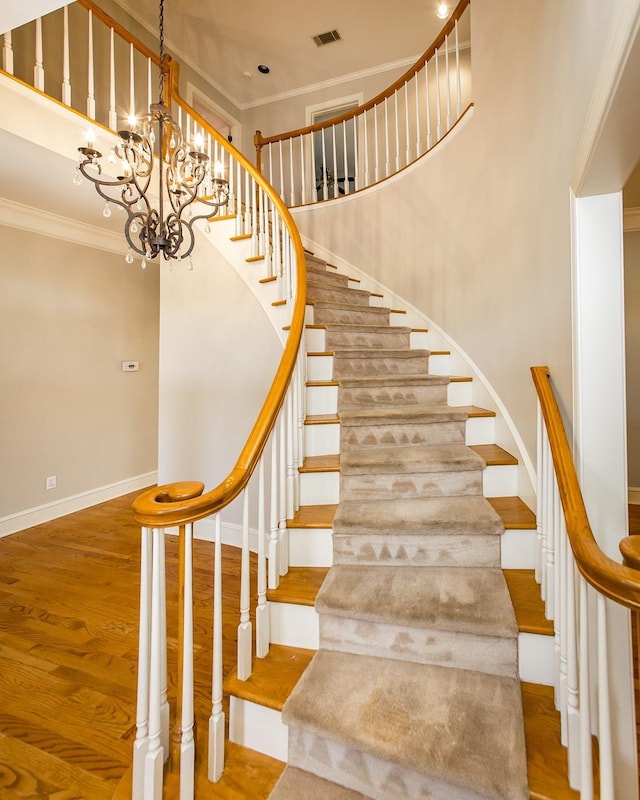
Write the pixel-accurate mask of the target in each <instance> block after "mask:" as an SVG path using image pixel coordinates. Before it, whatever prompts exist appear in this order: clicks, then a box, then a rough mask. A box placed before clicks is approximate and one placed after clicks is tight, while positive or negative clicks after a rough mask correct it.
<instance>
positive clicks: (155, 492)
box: [133, 59, 306, 528]
mask: <svg viewBox="0 0 640 800" xmlns="http://www.w3.org/2000/svg"><path fill="white" fill-rule="evenodd" d="M167 63H168V69H169V73H170V74H169V82H168V85H169V92H170V96H171V99H172V100H173V101H174V102H175V103H176V104H177V105H179V106H181V107H182V108H183V109H184V110H186V111H188V113H189V114H190V115H191V117H192V118H193V119H195V120H196V121H197V122H198V124H199V125H201V126H202V127H203V128H204V129H205V130H206V131H207V132H208V133H210V134H211V136H212V137H213V138H214V139H215V140H216V141H217V142H218V143H219V144H220V146H222V147H224V149H225V150H227V151H228V152H230V153H231V154H232V155H233V157H234V159H235V160H236V161H238V162H239V163H240V164H241V165H242V166H243V167H244V169H246V170H247V171H248V172H249V173H250V174H251V175H252V176H253V178H254V179H255V180H256V182H257V183H258V184H259V186H260V187H261V188H262V189H263V190H264V192H265V193H266V194H267V195H268V196H269V198H270V200H271V202H272V203H273V205H274V206H275V207H276V208H277V210H278V212H279V213H280V215H281V217H282V218H283V220H284V222H285V224H286V225H287V227H288V229H289V233H290V234H291V239H292V242H293V245H294V249H295V255H296V265H297V273H296V274H297V295H296V298H295V303H294V308H293V314H292V318H291V324H290V329H289V335H288V338H287V341H286V344H285V348H284V351H283V353H282V357H281V359H280V363H279V365H278V369H277V371H276V374H275V377H274V380H273V383H272V384H271V388H270V389H269V392H268V394H267V397H266V399H265V402H264V404H263V406H262V409H261V410H260V413H259V415H258V418H257V419H256V422H255V424H254V426H253V429H252V430H251V433H250V434H249V438H248V439H247V441H246V443H245V445H244V447H243V448H242V452H241V453H240V455H239V456H238V460H237V461H236V463H235V465H234V467H233V469H232V470H231V472H230V473H229V474H228V475H227V477H226V478H225V479H224V480H223V481H222V482H221V483H220V484H219V485H218V486H216V487H215V488H214V489H211V490H210V491H209V492H206V493H205V494H203V493H202V492H203V489H204V486H203V485H202V484H201V483H197V482H181V483H172V484H168V485H165V486H159V487H154V488H153V489H149V490H148V491H146V492H144V493H143V494H141V495H140V496H139V497H138V498H136V500H135V501H134V504H133V508H134V512H135V515H136V520H137V521H138V522H139V523H140V524H141V525H146V526H148V527H158V528H161V527H165V526H170V525H184V524H187V523H190V522H195V521H196V520H199V519H203V518H204V517H207V516H209V515H210V514H214V513H215V512H216V511H219V510H220V509H221V508H224V506H226V505H228V504H229V503H230V502H231V501H232V500H233V499H235V498H236V497H237V496H238V495H239V494H240V492H241V491H242V490H243V489H244V488H245V486H246V485H247V483H248V482H249V479H250V478H251V475H252V473H253V471H254V469H255V467H256V466H257V464H258V461H259V459H260V456H261V455H262V452H263V450H264V448H265V445H266V444H267V440H268V439H269V435H270V434H271V431H272V430H273V427H274V425H275V422H276V419H277V416H278V413H279V411H280V409H281V407H282V404H283V402H284V398H285V394H286V391H287V388H288V386H289V382H290V380H291V376H292V374H293V370H294V367H295V363H296V358H297V355H298V349H299V346H300V341H301V338H302V331H303V329H304V315H305V305H306V272H305V260H304V248H303V245H302V240H301V239H300V234H299V233H298V229H297V227H296V225H295V223H294V221H293V218H292V216H291V214H290V213H289V210H288V209H287V207H286V206H285V205H284V203H283V202H282V200H281V199H280V198H279V197H278V195H277V194H276V193H275V192H274V191H273V189H272V188H271V186H270V185H269V184H268V183H267V181H266V180H265V179H264V178H263V177H262V176H261V175H260V174H259V173H258V172H257V170H256V169H255V167H253V166H252V164H251V163H250V162H249V161H248V160H247V159H246V158H245V157H244V156H243V155H242V153H240V152H239V151H238V150H236V148H235V147H233V145H231V144H230V143H229V142H228V141H227V140H226V139H225V138H224V137H223V136H221V135H220V134H219V133H218V131H216V130H215V129H214V128H212V127H211V125H210V124H209V123H208V122H207V121H206V120H205V119H204V118H203V117H201V116H200V115H199V114H197V113H196V112H195V111H194V110H193V109H192V108H190V107H189V106H188V105H187V104H186V103H185V102H184V100H182V98H181V97H180V95H179V93H178V69H179V68H178V64H177V63H176V62H174V61H171V60H170V59H167Z"/></svg>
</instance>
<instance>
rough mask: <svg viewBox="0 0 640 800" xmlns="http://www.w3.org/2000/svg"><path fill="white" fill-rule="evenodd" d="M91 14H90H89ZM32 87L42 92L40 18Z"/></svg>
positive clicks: (42, 71) (37, 23)
mask: <svg viewBox="0 0 640 800" xmlns="http://www.w3.org/2000/svg"><path fill="white" fill-rule="evenodd" d="M89 13H91V12H89ZM33 85H34V87H35V88H36V89H39V90H40V91H41V92H44V62H43V54H42V17H38V18H37V19H36V60H35V64H34V67H33Z"/></svg>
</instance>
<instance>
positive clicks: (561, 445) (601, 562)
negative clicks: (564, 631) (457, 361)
mask: <svg viewBox="0 0 640 800" xmlns="http://www.w3.org/2000/svg"><path fill="white" fill-rule="evenodd" d="M531 375H532V376H533V382H534V384H535V387H536V391H537V393H538V399H539V401H540V407H541V410H542V415H543V417H544V422H545V425H546V429H547V434H548V436H549V444H550V447H551V455H552V457H553V464H554V467H555V473H556V477H557V481H558V489H559V492H560V499H561V501H562V508H563V510H564V518H565V522H566V527H567V535H568V537H569V542H570V544H571V549H572V551H573V555H574V557H575V560H576V564H577V566H578V569H579V570H580V572H581V574H582V575H583V576H584V578H585V579H586V580H587V581H588V582H589V583H590V584H591V585H592V586H593V587H594V588H595V589H596V590H597V591H598V592H600V593H601V594H603V595H605V596H606V597H609V598H610V599H611V600H615V601H616V603H620V604H621V605H623V606H626V607H627V608H631V609H635V610H639V609H640V571H638V570H636V569H632V568H631V567H630V566H625V565H623V564H619V563H618V562H616V561H614V560H613V559H612V558H609V556H607V555H606V554H605V553H603V552H602V550H601V549H600V547H599V546H598V543H597V542H596V540H595V537H594V535H593V532H592V530H591V526H590V524H589V519H588V517H587V510H586V508H585V505H584V500H583V497H582V491H581V489H580V484H579V483H578V476H577V474H576V469H575V465H574V463H573V457H572V455H571V450H570V448H569V442H568V440H567V434H566V431H565V428H564V424H563V422H562V417H561V416H560V409H559V408H558V404H557V401H556V398H555V395H554V392H553V389H552V387H551V381H550V372H549V368H548V367H531ZM629 538H639V539H640V537H629ZM624 541H626V540H624Z"/></svg>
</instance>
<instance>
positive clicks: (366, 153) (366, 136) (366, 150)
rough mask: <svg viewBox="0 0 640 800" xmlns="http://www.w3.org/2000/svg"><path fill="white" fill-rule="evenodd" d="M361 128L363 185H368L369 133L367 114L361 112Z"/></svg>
mask: <svg viewBox="0 0 640 800" xmlns="http://www.w3.org/2000/svg"><path fill="white" fill-rule="evenodd" d="M362 117H363V123H362V127H363V130H364V185H365V186H368V185H369V131H368V128H367V112H366V110H365V111H364V112H363V115H362Z"/></svg>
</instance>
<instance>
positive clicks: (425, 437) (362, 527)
mask: <svg viewBox="0 0 640 800" xmlns="http://www.w3.org/2000/svg"><path fill="white" fill-rule="evenodd" d="M307 267H308V271H309V299H310V301H312V302H313V304H314V322H315V323H317V324H324V325H326V328H327V347H330V348H331V349H332V350H333V351H334V353H335V355H334V377H335V378H336V379H338V380H339V381H340V388H339V393H338V408H339V413H340V421H341V436H340V449H341V480H340V504H339V506H338V511H337V513H336V517H335V520H334V526H333V527H334V536H333V542H334V567H332V569H331V570H330V571H329V574H328V576H327V579H326V581H325V583H324V585H323V587H322V589H321V591H320V593H319V595H318V598H317V601H316V609H317V611H318V613H319V615H320V650H319V651H318V653H317V655H316V656H315V657H314V659H313V661H312V662H311V664H310V666H309V667H308V669H307V671H306V672H305V674H304V675H303V677H302V679H301V680H300V682H299V683H298V685H297V686H296V688H295V690H294V692H293V693H292V695H291V697H290V698H289V700H288V701H287V703H286V704H285V707H284V710H283V719H284V721H285V722H286V724H287V725H288V726H289V766H288V767H287V768H286V769H285V771H284V773H283V776H282V778H281V780H280V781H279V783H278V785H277V786H276V788H275V789H274V791H273V793H272V795H271V798H272V800H293V798H296V800H298V798H318V799H322V798H334V800H360V798H363V797H364V798H375V799H376V800H387V798H388V799H389V800H392V799H393V800H395V799H396V798H397V800H426V799H427V798H433V800H436V799H437V800H440V799H441V800H472V799H473V800H475V799H478V798H495V799H496V800H498V798H500V799H501V800H524V799H525V798H528V797H529V793H528V789H527V774H526V756H525V748H524V733H523V720H522V704H521V695H520V686H519V681H518V678H517V627H516V623H515V618H514V614H513V608H512V606H511V601H510V598H509V593H508V591H507V589H506V585H505V582H504V577H503V575H502V571H501V570H500V566H499V564H500V534H501V533H502V530H503V528H502V523H501V521H500V519H499V517H498V516H497V514H496V513H495V511H494V510H493V509H492V508H491V506H490V505H489V503H488V502H487V501H486V500H485V499H484V498H483V497H482V470H483V468H484V462H483V461H482V459H480V458H479V457H478V456H477V455H476V454H475V453H474V452H473V451H471V450H470V449H469V448H467V447H466V446H465V444H464V437H465V422H466V414H464V413H463V412H461V411H460V410H459V409H455V408H451V407H449V406H448V405H447V404H446V388H447V380H446V379H443V378H442V377H439V376H430V375H429V374H428V363H429V352H428V351H426V350H410V349H409V336H408V331H407V329H405V328H398V329H393V328H390V327H389V311H388V309H380V308H375V310H374V309H372V308H371V307H369V306H368V302H369V296H368V294H367V293H366V292H362V291H361V290H353V289H350V288H348V286H347V280H346V279H345V278H344V277H342V276H339V275H336V274H335V273H334V272H328V271H327V270H326V269H325V265H324V264H323V263H321V262H318V260H316V259H313V258H308V261H307Z"/></svg>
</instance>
